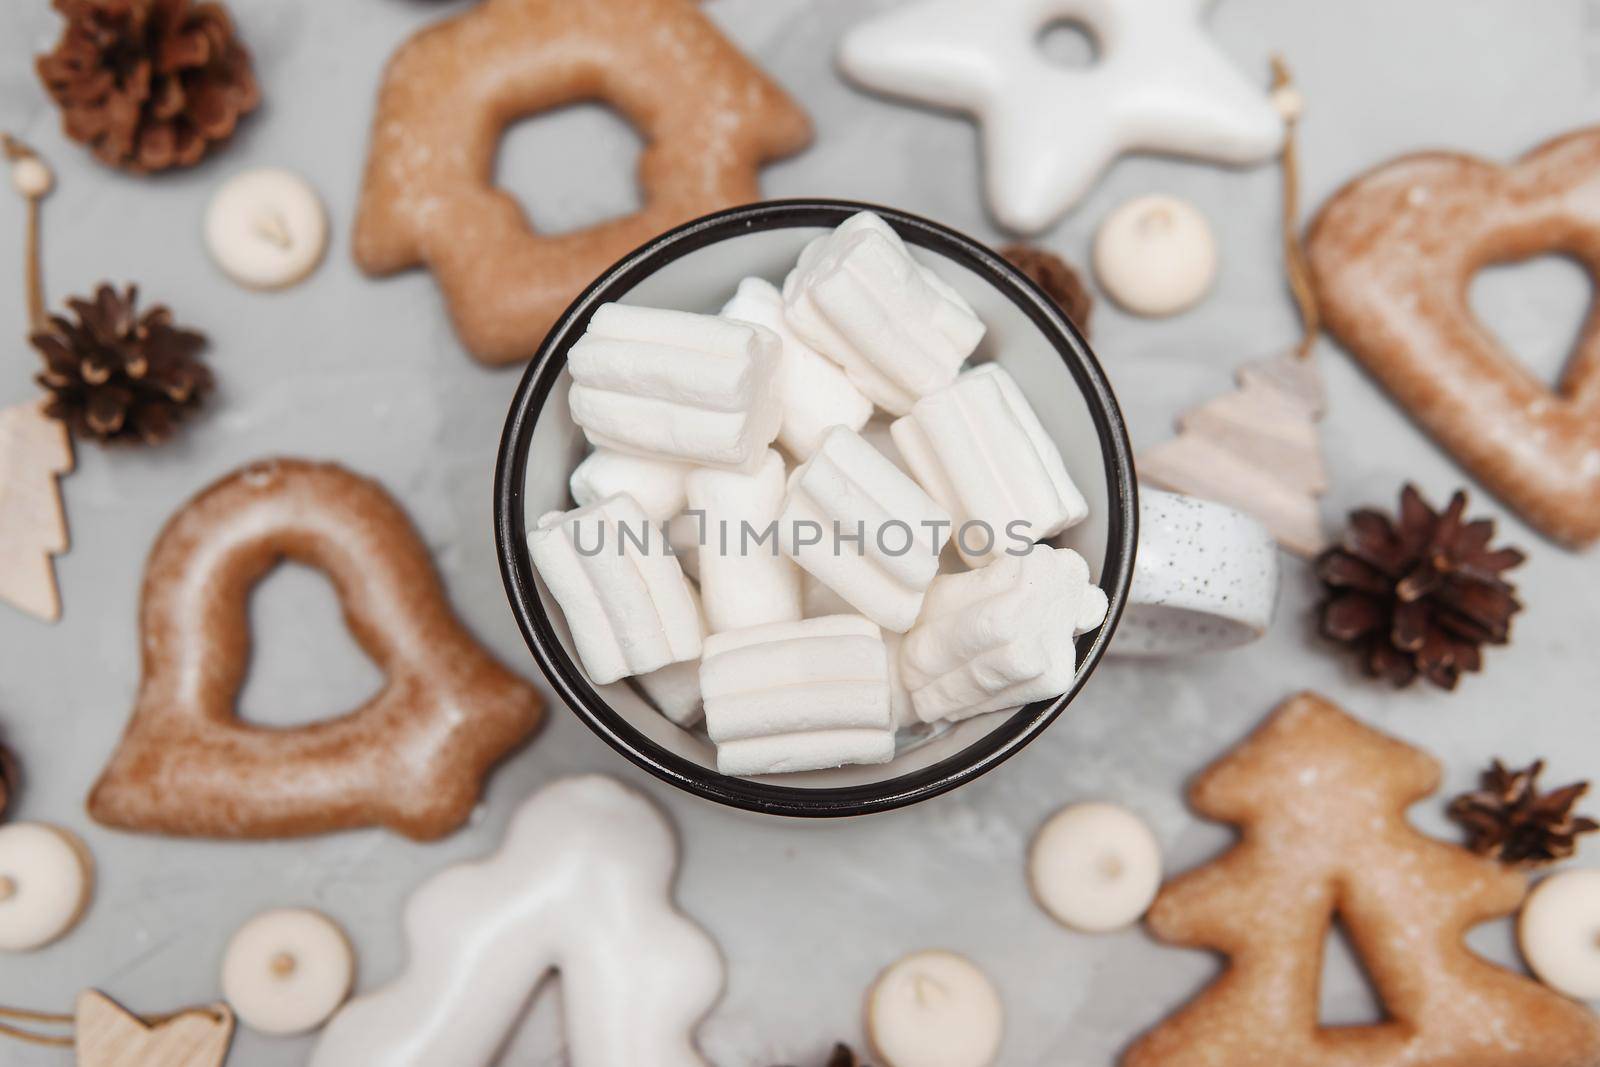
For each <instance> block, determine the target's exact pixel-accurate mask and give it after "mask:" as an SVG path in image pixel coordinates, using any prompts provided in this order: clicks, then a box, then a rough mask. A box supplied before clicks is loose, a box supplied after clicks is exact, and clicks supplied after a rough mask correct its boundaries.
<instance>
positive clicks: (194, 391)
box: [30, 285, 213, 445]
mask: <svg viewBox="0 0 1600 1067" xmlns="http://www.w3.org/2000/svg"><path fill="white" fill-rule="evenodd" d="M138 296H139V290H138V288H137V287H136V286H132V285H130V286H128V288H127V291H126V292H124V293H121V294H118V293H117V291H116V290H114V289H112V288H111V286H109V285H101V286H100V287H99V288H98V289H96V290H95V294H94V299H93V300H78V299H73V300H68V301H67V306H68V307H70V308H71V309H72V311H73V313H74V314H75V315H76V316H77V322H69V321H68V320H67V319H66V318H65V317H63V316H60V315H52V316H51V317H50V321H49V325H48V327H47V328H45V329H44V330H41V331H39V332H38V333H36V334H34V335H33V336H32V337H31V338H30V340H31V341H32V342H33V347H34V348H36V349H38V350H39V353H40V355H42V356H43V357H44V365H45V366H44V370H43V372H42V373H40V375H39V376H38V378H37V379H36V380H37V381H38V383H39V384H40V385H42V386H44V387H45V388H46V389H47V390H49V392H50V396H51V399H50V404H49V406H48V408H47V409H46V411H47V412H48V414H50V415H51V416H53V417H55V418H58V419H60V420H62V421H63V422H65V423H66V424H67V426H68V427H69V428H70V429H71V430H72V432H73V433H74V434H76V435H78V436H79V437H89V438H93V439H95V440H99V441H107V442H117V443H133V444H151V445H153V444H160V443H161V442H162V441H165V440H166V439H167V438H169V437H171V436H172V432H173V430H174V429H176V428H177V424H178V423H179V422H180V421H182V420H183V419H184V418H185V417H187V416H188V415H189V414H190V413H192V412H193V411H194V410H195V409H196V408H198V407H199V406H200V403H201V400H202V399H203V398H204V396H205V395H206V394H207V393H209V392H210V391H211V389H212V386H213V381H212V377H211V371H210V370H209V369H208V368H207V367H206V365H205V364H204V363H202V362H200V359H199V353H200V350H201V349H202V348H203V347H205V343H206V340H205V337H204V336H202V335H201V334H198V333H195V332H194V331H193V330H186V329H183V328H182V327H179V326H176V325H174V324H173V321H172V312H171V311H169V310H167V308H166V307H164V306H162V305H160V304H157V305H156V306H155V307H153V308H151V309H149V310H148V311H146V312H144V314H142V315H141V314H139V312H138V309H137V306H136V305H137V303H138Z"/></svg>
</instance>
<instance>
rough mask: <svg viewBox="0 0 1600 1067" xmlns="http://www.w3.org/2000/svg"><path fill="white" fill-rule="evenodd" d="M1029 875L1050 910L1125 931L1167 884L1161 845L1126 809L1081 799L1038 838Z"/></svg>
mask: <svg viewBox="0 0 1600 1067" xmlns="http://www.w3.org/2000/svg"><path fill="white" fill-rule="evenodd" d="M1028 879H1029V881H1030V883H1031V884H1032V885H1033V894H1034V896H1035V897H1036V898H1038V901H1039V903H1040V905H1041V906H1042V907H1043V908H1044V910H1045V911H1047V912H1049V913H1050V914H1051V915H1053V916H1054V917H1055V918H1056V919H1057V920H1059V921H1060V922H1061V923H1063V924H1065V925H1066V926H1070V927H1072V928H1073V929H1074V930H1082V931H1084V932H1086V933H1103V932H1106V931H1110V930H1120V929H1122V928H1123V927H1125V926H1131V925H1132V924H1134V923H1136V922H1138V921H1139V919H1140V917H1141V916H1143V915H1144V913H1145V912H1146V911H1148V910H1149V908H1150V904H1151V902H1152V901H1154V900H1155V898H1156V893H1157V892H1158V891H1159V890H1160V888H1161V847H1160V845H1158V844H1157V843H1156V839H1155V835H1153V834H1152V833H1151V832H1150V828H1149V827H1148V826H1146V825H1145V824H1144V821H1143V820H1142V819H1140V818H1139V817H1138V816H1137V815H1135V814H1133V812H1131V811H1128V810H1127V809H1126V808H1121V807H1118V806H1117V805H1115V804H1105V803H1090V804H1075V805H1073V806H1072V807H1069V808H1064V809H1062V810H1061V811H1059V812H1057V813H1056V814H1055V815H1053V816H1051V817H1050V819H1049V821H1048V822H1046V823H1045V824H1044V826H1043V827H1042V828H1041V829H1040V830H1039V834H1038V836H1037V837H1035V838H1034V839H1033V848H1032V849H1031V850H1030V852H1029V854H1028Z"/></svg>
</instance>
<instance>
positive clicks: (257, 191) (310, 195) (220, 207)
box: [205, 167, 328, 289]
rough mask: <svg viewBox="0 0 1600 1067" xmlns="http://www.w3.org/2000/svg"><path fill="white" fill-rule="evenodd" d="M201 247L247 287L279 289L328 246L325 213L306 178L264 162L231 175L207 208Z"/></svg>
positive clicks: (306, 271) (304, 272)
mask: <svg viewBox="0 0 1600 1067" xmlns="http://www.w3.org/2000/svg"><path fill="white" fill-rule="evenodd" d="M205 240H206V248H207V249H208V250H209V251H210V253H211V258H212V259H213V260H215V261H216V264H217V266H218V267H221V268H222V271H223V273H224V274H226V275H227V276H228V277H230V278H232V279H233V280H234V281H236V282H238V283H239V284H240V285H243V286H246V287H248V288H251V289H282V288H284V287H286V286H290V285H293V284H294V283H295V282H298V281H300V280H301V279H302V278H304V277H305V276H306V275H308V274H310V273H311V271H312V270H313V269H314V268H315V267H316V265H317V264H318V263H319V262H321V260H322V253H323V251H324V250H325V249H326V248H327V246H328V216H327V214H326V212H324V211H323V209H322V200H321V199H320V198H319V197H318V196H317V192H316V190H315V189H313V188H311V186H310V185H309V184H308V183H307V182H306V180H305V179H304V178H302V177H300V176H299V175H298V174H295V173H293V172H291V171H287V170H281V169H278V168H276V167H264V168H261V169H259V170H248V171H245V172H244V173H242V174H236V175H234V176H233V177H232V178H229V179H228V180H227V181H226V182H224V183H223V184H222V185H221V187H219V188H218V189H217V191H216V192H215V193H214V194H212V197H211V203H210V205H209V206H208V207H207V208H206V218H205Z"/></svg>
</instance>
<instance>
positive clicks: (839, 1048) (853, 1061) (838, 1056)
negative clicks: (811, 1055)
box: [824, 1042, 868, 1067]
mask: <svg viewBox="0 0 1600 1067" xmlns="http://www.w3.org/2000/svg"><path fill="white" fill-rule="evenodd" d="M824 1067H868V1065H867V1064H866V1063H865V1062H864V1061H862V1060H861V1059H859V1058H858V1057H857V1056H856V1054H855V1052H854V1051H853V1050H852V1049H851V1048H850V1046H849V1045H846V1044H844V1043H842V1042H841V1043H839V1044H837V1045H834V1046H833V1051H832V1052H831V1053H829V1054H828V1062H827V1063H826V1064H825V1065H824Z"/></svg>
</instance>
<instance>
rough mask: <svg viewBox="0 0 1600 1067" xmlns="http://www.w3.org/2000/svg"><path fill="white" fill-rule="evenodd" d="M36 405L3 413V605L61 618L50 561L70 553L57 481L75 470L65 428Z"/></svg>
mask: <svg viewBox="0 0 1600 1067" xmlns="http://www.w3.org/2000/svg"><path fill="white" fill-rule="evenodd" d="M44 405H45V402H44V401H42V400H40V401H33V402H30V403H27V404H18V405H16V406H15V407H9V408H6V409H4V410H0V600H4V601H6V602H7V603H9V604H12V605H14V606H16V607H18V608H21V609H22V610H23V611H26V612H27V613H28V614H30V615H35V616H37V617H39V618H41V619H44V620H46V621H48V622H55V621H56V620H57V619H59V618H60V617H61V597H60V594H59V593H58V591H57V589H56V575H55V565H54V564H53V562H52V557H53V556H56V555H59V554H60V553H62V552H65V551H66V550H67V519H66V514H65V513H64V512H63V511H62V508H61V494H60V491H59V489H58V487H57V485H56V479H57V478H58V477H60V476H61V475H63V474H66V473H67V472H68V471H70V470H72V441H71V438H70V437H69V436H68V434H67V428H66V427H65V426H63V425H61V423H59V422H57V421H56V420H55V419H52V418H51V417H50V416H48V415H46V414H45V413H44Z"/></svg>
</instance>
